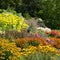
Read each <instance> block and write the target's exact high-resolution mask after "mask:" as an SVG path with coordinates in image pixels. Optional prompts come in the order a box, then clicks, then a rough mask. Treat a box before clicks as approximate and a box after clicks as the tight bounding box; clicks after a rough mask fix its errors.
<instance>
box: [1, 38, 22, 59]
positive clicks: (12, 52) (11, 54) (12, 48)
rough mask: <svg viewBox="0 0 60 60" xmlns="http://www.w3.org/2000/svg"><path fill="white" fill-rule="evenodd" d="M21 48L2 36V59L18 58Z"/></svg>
mask: <svg viewBox="0 0 60 60" xmlns="http://www.w3.org/2000/svg"><path fill="white" fill-rule="evenodd" d="M20 50H21V49H20V48H18V47H17V46H16V45H15V43H14V42H11V43H10V42H9V41H8V40H5V39H1V38H0V60H3V59H4V60H18V58H19V57H20V55H21V54H20Z"/></svg>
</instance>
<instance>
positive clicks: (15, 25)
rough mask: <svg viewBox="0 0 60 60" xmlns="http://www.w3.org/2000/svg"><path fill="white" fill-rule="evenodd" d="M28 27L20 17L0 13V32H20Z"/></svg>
mask: <svg viewBox="0 0 60 60" xmlns="http://www.w3.org/2000/svg"><path fill="white" fill-rule="evenodd" d="M26 27H28V25H27V24H26V23H25V21H24V18H23V17H22V16H20V17H19V16H17V15H14V14H12V13H0V31H5V30H17V31H21V29H22V28H26Z"/></svg>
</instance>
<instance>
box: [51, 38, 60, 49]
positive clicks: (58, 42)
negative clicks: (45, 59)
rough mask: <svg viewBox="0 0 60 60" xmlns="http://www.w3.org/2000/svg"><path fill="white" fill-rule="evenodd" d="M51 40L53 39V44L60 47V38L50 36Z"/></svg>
mask: <svg viewBox="0 0 60 60" xmlns="http://www.w3.org/2000/svg"><path fill="white" fill-rule="evenodd" d="M50 40H51V41H53V44H52V46H54V47H56V48H59V49H60V38H51V37H50Z"/></svg>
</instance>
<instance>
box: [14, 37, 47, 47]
mask: <svg viewBox="0 0 60 60" xmlns="http://www.w3.org/2000/svg"><path fill="white" fill-rule="evenodd" d="M15 42H16V45H17V46H20V47H25V46H29V45H32V46H38V45H39V44H43V45H48V42H47V41H46V39H45V38H39V37H25V38H20V39H17V40H15Z"/></svg>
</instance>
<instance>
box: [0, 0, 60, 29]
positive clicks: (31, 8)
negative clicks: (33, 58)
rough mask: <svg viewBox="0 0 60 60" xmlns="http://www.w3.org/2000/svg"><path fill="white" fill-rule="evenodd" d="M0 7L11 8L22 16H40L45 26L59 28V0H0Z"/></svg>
mask: <svg viewBox="0 0 60 60" xmlns="http://www.w3.org/2000/svg"><path fill="white" fill-rule="evenodd" d="M0 9H12V10H15V11H17V12H18V13H20V12H21V13H22V15H23V16H25V15H28V14H29V16H32V17H41V18H42V19H43V21H44V22H45V24H46V26H48V27H50V28H52V29H60V0H0Z"/></svg>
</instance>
